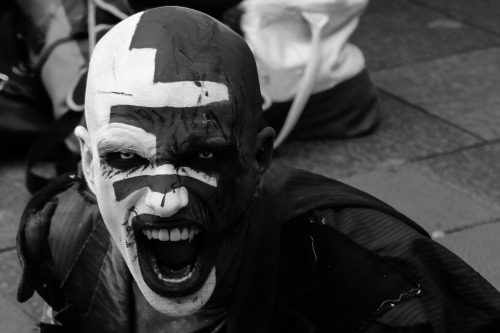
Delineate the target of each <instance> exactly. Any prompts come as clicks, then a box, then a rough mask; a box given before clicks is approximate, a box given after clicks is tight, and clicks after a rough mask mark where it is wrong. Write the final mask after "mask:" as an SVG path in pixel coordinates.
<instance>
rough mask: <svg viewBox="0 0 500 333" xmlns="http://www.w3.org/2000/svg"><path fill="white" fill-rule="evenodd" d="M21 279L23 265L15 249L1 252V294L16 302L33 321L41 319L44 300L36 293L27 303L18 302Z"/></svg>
mask: <svg viewBox="0 0 500 333" xmlns="http://www.w3.org/2000/svg"><path fill="white" fill-rule="evenodd" d="M20 280H21V266H20V264H19V260H18V258H17V253H16V251H15V250H10V251H5V252H2V253H0V294H2V295H4V297H5V298H7V299H8V300H9V301H10V302H11V303H13V304H16V305H17V306H18V307H19V309H21V310H22V311H23V313H24V314H25V315H26V316H28V317H29V318H31V320H32V321H35V320H37V319H38V320H39V319H40V318H41V315H42V308H43V303H44V302H43V300H42V299H41V298H40V296H38V294H36V293H35V295H34V296H33V297H32V298H31V299H30V300H28V301H26V302H25V303H22V304H21V303H18V302H17V298H16V295H17V287H18V285H19V281H20Z"/></svg>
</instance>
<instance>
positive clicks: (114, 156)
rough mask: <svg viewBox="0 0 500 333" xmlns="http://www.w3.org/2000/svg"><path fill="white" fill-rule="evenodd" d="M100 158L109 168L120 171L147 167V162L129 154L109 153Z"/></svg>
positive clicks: (136, 155) (138, 156) (140, 157)
mask: <svg viewBox="0 0 500 333" xmlns="http://www.w3.org/2000/svg"><path fill="white" fill-rule="evenodd" d="M102 158H103V160H104V161H105V162H106V164H108V165H109V166H110V167H112V168H115V169H120V170H130V169H134V168H138V167H142V166H147V165H149V160H147V159H145V158H144V157H142V156H140V155H138V154H134V153H131V152H109V153H106V154H104V156H103V157H102Z"/></svg>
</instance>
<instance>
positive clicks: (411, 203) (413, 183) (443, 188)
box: [342, 165, 500, 234]
mask: <svg viewBox="0 0 500 333" xmlns="http://www.w3.org/2000/svg"><path fill="white" fill-rule="evenodd" d="M342 181H343V182H345V183H347V184H349V185H352V186H354V187H356V188H359V189H361V190H363V191H366V192H368V193H370V194H372V195H373V196H375V197H377V198H379V199H381V200H382V201H385V202H387V203H388V204H390V205H391V206H393V207H394V208H396V209H397V210H399V211H401V212H402V213H403V214H405V215H406V216H408V217H410V218H411V219H413V220H414V221H416V222H417V223H418V224H420V225H421V226H422V227H423V228H424V229H426V230H427V231H428V232H429V233H430V234H434V233H436V232H441V231H446V230H453V229H457V228H464V227H467V226H470V225H474V224H477V223H481V222H483V221H490V220H493V219H500V208H498V207H495V206H490V205H486V204H484V203H482V202H481V201H479V200H473V199H472V200H471V198H470V195H467V194H465V193H463V192H461V191H458V190H456V189H454V188H452V187H450V186H448V185H447V184H446V183H444V182H442V181H440V180H436V179H434V178H429V177H427V176H426V175H424V174H421V173H419V172H418V171H416V170H414V169H413V168H412V167H411V165H405V166H401V167H394V168H387V169H384V170H377V171H373V172H370V173H365V174H360V175H355V176H353V177H349V178H344V179H342Z"/></svg>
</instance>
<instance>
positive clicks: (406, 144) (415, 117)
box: [274, 94, 480, 178]
mask: <svg viewBox="0 0 500 333" xmlns="http://www.w3.org/2000/svg"><path fill="white" fill-rule="evenodd" d="M381 98H382V121H381V126H380V128H379V129H378V130H377V131H376V132H375V133H373V134H371V135H369V136H365V137H361V138H357V139H352V140H323V141H295V142H294V141H290V142H285V144H284V145H283V146H282V147H280V148H279V149H278V151H276V152H275V159H274V163H275V164H278V165H285V166H289V167H295V168H299V169H304V170H309V171H312V172H315V173H319V174H323V175H325V176H328V177H332V178H342V177H347V176H350V175H354V174H358V173H365V172H368V171H370V170H373V169H376V168H380V167H385V166H388V165H397V164H401V163H403V162H406V161H408V160H410V159H415V158H423V157H426V156H429V155H433V154H437V153H444V152H448V151H453V150H455V149H458V148H460V147H464V146H469V145H473V144H476V143H478V142H480V140H478V139H477V138H475V137H473V136H471V135H469V134H467V133H465V132H463V131H461V130H460V129H456V128H454V127H453V126H450V125H448V124H445V123H443V122H441V121H439V120H436V119H435V118H434V117H431V116H429V115H426V114H425V113H422V112H420V111H419V110H417V109H415V108H412V107H410V106H408V105H407V104H405V103H402V102H400V101H398V100H396V99H394V98H392V97H390V96H388V95H386V94H382V95H381Z"/></svg>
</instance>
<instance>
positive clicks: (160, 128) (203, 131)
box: [109, 102, 232, 142]
mask: <svg viewBox="0 0 500 333" xmlns="http://www.w3.org/2000/svg"><path fill="white" fill-rule="evenodd" d="M122 124H123V125H127V126H132V127H135V128H137V129H140V130H142V131H144V132H146V133H149V134H152V135H154V136H155V137H156V139H157V141H158V142H170V141H173V140H174V141H182V140H186V139H188V138H198V139H200V138H203V137H220V138H223V139H224V140H225V141H229V138H230V136H231V133H230V130H231V127H232V117H231V105H230V104H229V103H228V102H218V103H212V104H208V105H205V106H191V107H189V106H186V107H171V106H165V107H146V106H137V105H114V106H112V107H111V110H110V121H109V126H110V127H113V125H118V127H119V125H122Z"/></svg>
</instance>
